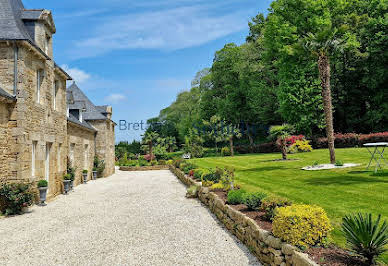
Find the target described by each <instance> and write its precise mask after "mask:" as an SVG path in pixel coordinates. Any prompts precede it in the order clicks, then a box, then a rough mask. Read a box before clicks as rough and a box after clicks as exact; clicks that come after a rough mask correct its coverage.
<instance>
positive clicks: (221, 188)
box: [210, 183, 225, 191]
mask: <svg viewBox="0 0 388 266" xmlns="http://www.w3.org/2000/svg"><path fill="white" fill-rule="evenodd" d="M210 190H211V191H224V190H225V187H224V185H223V184H221V183H215V184H213V185H211V187H210Z"/></svg>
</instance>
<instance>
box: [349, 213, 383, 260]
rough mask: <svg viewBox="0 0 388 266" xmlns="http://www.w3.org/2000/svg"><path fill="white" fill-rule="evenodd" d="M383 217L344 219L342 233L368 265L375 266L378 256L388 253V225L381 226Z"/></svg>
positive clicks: (370, 215)
mask: <svg viewBox="0 0 388 266" xmlns="http://www.w3.org/2000/svg"><path fill="white" fill-rule="evenodd" d="M380 220H381V215H379V216H378V217H377V220H375V221H374V220H373V219H372V214H365V215H363V214H361V213H359V214H357V215H349V216H345V218H343V219H342V232H343V234H344V235H345V238H346V242H347V244H348V246H349V247H350V248H351V249H352V250H354V251H355V252H356V253H357V254H359V255H361V256H363V257H365V258H366V259H367V260H368V265H374V264H375V260H376V258H377V257H378V256H380V255H381V254H383V253H384V252H386V251H387V248H386V245H388V225H387V222H386V221H384V222H383V224H380Z"/></svg>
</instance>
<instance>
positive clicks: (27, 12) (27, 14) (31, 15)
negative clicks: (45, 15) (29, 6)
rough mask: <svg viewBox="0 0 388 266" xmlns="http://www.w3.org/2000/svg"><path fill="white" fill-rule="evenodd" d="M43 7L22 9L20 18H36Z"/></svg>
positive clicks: (40, 13)
mask: <svg viewBox="0 0 388 266" xmlns="http://www.w3.org/2000/svg"><path fill="white" fill-rule="evenodd" d="M42 12H43V9H34V10H24V11H23V12H22V17H21V18H22V19H24V20H38V19H39V18H40V16H41V15H42Z"/></svg>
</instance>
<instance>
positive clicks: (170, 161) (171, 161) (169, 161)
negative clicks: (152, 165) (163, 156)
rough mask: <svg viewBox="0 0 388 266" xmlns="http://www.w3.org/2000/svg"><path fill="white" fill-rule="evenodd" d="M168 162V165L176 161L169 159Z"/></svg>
mask: <svg viewBox="0 0 388 266" xmlns="http://www.w3.org/2000/svg"><path fill="white" fill-rule="evenodd" d="M166 164H167V165H173V164H174V161H173V160H168V161H167V162H166Z"/></svg>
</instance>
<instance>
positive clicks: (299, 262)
mask: <svg viewBox="0 0 388 266" xmlns="http://www.w3.org/2000/svg"><path fill="white" fill-rule="evenodd" d="M170 170H171V172H172V173H174V174H175V175H176V176H177V177H178V179H180V180H181V181H182V182H183V183H184V184H185V185H187V186H190V185H196V186H199V187H200V189H199V193H198V197H199V200H200V201H201V202H202V203H203V204H205V205H206V206H208V207H209V209H210V210H211V211H212V212H213V213H214V214H215V215H216V216H217V218H218V219H219V220H220V221H221V222H222V223H223V224H224V225H225V227H226V228H227V229H228V230H229V231H230V232H231V233H233V234H234V235H235V236H236V237H237V238H238V239H239V240H241V241H242V242H243V243H244V244H245V245H247V246H248V248H249V249H250V250H251V251H252V252H253V253H254V254H255V255H256V256H257V257H258V258H259V260H260V261H261V262H262V263H263V264H264V265H271V266H272V265H281V266H291V265H294V266H318V264H316V263H315V262H314V261H312V260H311V259H310V258H309V257H308V255H307V254H304V253H302V252H300V251H299V250H298V249H297V248H296V247H294V246H292V245H289V244H287V243H285V242H282V241H281V240H280V239H279V238H276V237H274V236H273V235H272V234H271V233H270V232H268V231H266V230H263V229H261V228H260V227H259V226H258V225H257V223H256V222H255V221H254V220H252V219H251V218H249V217H247V216H246V215H244V214H243V213H241V212H239V211H237V210H235V209H233V208H232V207H231V206H229V205H226V204H224V202H223V201H222V200H221V199H220V198H219V197H218V196H217V194H215V193H213V192H210V191H209V189H208V188H206V187H202V186H201V183H198V182H195V181H194V180H192V179H191V178H189V177H187V176H186V175H185V174H184V173H183V172H182V171H181V170H179V169H177V168H175V167H174V166H170Z"/></svg>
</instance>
